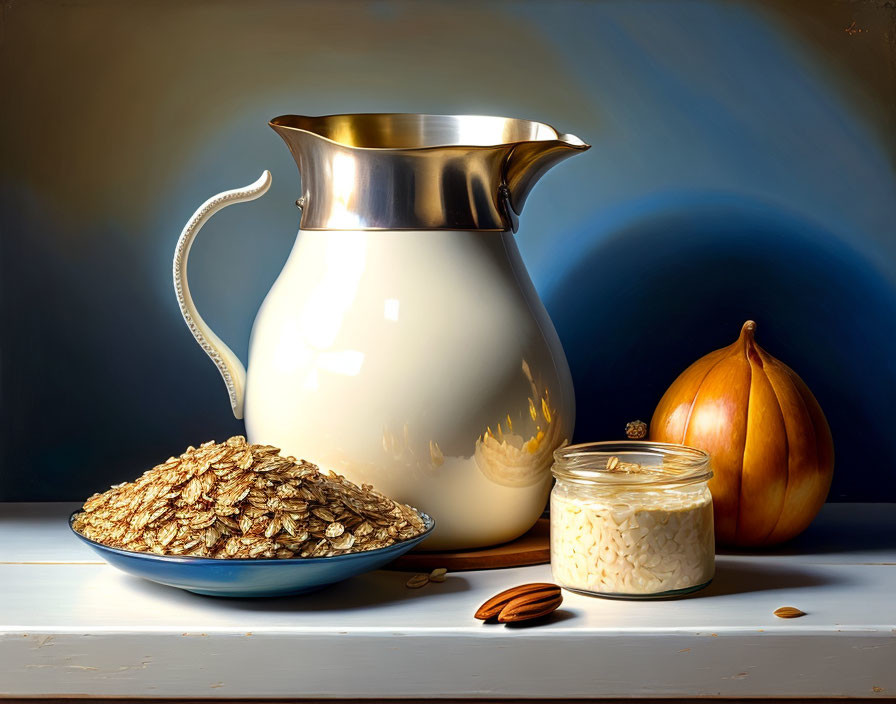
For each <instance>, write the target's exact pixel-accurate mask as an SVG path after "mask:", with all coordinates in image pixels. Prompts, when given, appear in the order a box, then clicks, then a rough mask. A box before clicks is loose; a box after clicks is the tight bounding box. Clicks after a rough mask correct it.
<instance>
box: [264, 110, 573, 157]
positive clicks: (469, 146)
mask: <svg viewBox="0 0 896 704" xmlns="http://www.w3.org/2000/svg"><path fill="white" fill-rule="evenodd" d="M359 118H360V119H368V118H374V119H376V118H384V119H395V118H399V119H400V118H410V119H414V120H416V121H418V122H423V121H426V120H429V121H435V120H446V121H448V120H452V121H453V120H458V119H472V120H476V119H480V120H494V121H495V122H496V123H497V122H498V121H500V122H503V123H505V124H506V125H508V126H511V125H512V126H519V127H522V126H527V127H529V128H530V129H532V130H533V131H534V132H535V133H536V134H537V133H538V131H539V129H542V130H544V131H546V132H547V131H549V135H548V136H547V137H540V138H539V137H536V138H526V139H505V140H503V141H493V142H488V143H485V144H475V143H473V142H471V141H457V142H447V141H441V142H437V143H432V144H420V145H416V146H415V145H407V146H363V145H359V144H352V143H350V142H347V141H344V140H341V139H335V138H332V137H328V136H327V135H326V134H323V133H322V131H321V129H320V128H317V129H315V128H314V127H312V126H311V125H304V126H303V125H299V124H294V123H295V122H296V121H299V120H301V121H303V122H305V121H320V122H335V121H339V120H343V121H346V122H348V121H355V122H357V121H358V119H359ZM268 125H269V126H270V127H271V128H281V129H288V130H295V131H297V132H304V133H306V134H309V135H312V136H314V137H317V138H318V139H321V140H323V141H325V142H329V143H330V144H334V145H338V146H340V147H344V148H347V149H353V150H358V151H371V152H409V151H413V152H416V151H425V150H438V149H458V150H473V149H476V150H479V149H500V148H502V147H513V146H515V145H519V144H525V143H533V144H541V145H548V144H550V143H552V142H556V143H558V144H562V145H564V146H565V147H567V148H571V149H576V150H579V151H586V150H588V149H590V148H591V145H590V144H587V143H586V142H584V141H582V140H581V139H579V138H578V137H576V136H575V135H572V134H565V133H561V132H560V131H559V130H558V129H557V128H556V127H554V126H553V125H550V124H548V123H547V122H540V121H538V120H526V119H521V118H513V117H501V116H498V115H481V114H457V115H449V114H438V113H413V112H354V113H332V114H328V115H294V114H286V115H278V116H277V117H274V118H272V119H271V120H269V121H268ZM377 133H378V136H381V135H379V131H378V130H377Z"/></svg>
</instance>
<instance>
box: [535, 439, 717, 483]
mask: <svg viewBox="0 0 896 704" xmlns="http://www.w3.org/2000/svg"><path fill="white" fill-rule="evenodd" d="M614 457H615V458H616V463H613V461H612V459H611V458H614ZM656 460H659V462H656ZM611 465H614V466H611ZM551 471H552V473H553V474H554V476H555V477H557V479H562V480H564V481H573V482H578V483H584V484H600V485H607V486H627V487H637V486H643V487H648V486H649V487H651V488H653V487H656V486H657V485H674V486H680V485H683V484H694V483H697V482H703V481H707V480H709V479H710V478H711V477H712V468H711V466H710V458H709V453H708V452H705V451H704V450H700V449H698V448H696V447H691V446H689V445H678V444H675V443H666V442H652V441H649V440H609V441H604V442H589V443H581V444H578V445H567V446H566V447H561V448H559V449H557V450H555V451H554V466H553V467H552V468H551Z"/></svg>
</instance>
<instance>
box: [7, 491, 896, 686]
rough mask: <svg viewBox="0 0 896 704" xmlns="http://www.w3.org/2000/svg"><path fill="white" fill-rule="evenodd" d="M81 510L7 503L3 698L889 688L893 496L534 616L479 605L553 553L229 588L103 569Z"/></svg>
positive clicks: (895, 565) (893, 665)
mask: <svg viewBox="0 0 896 704" xmlns="http://www.w3.org/2000/svg"><path fill="white" fill-rule="evenodd" d="M73 508H75V506H74V505H72V504H0V697H2V696H22V697H25V696H48V697H49V696H64V695H69V696H71V695H77V696H95V697H115V696H118V697H122V696H130V697H141V696H142V697H185V698H186V697H190V698H200V697H202V698H208V697H247V698H248V697H282V698H290V697H293V698H316V697H333V698H359V697H370V698H383V699H388V698H393V697H394V698H402V697H403V698H407V697H427V696H441V697H448V698H477V697H482V698H495V697H507V698H518V697H544V698H548V697H549V698H574V697H593V698H599V697H650V696H663V697H670V696H689V697H697V696H711V697H719V696H722V697H755V696H775V697H794V696H801V697H835V696H852V697H881V698H890V697H894V696H896V504H864V505H859V504H839V505H838V504H831V505H828V506H826V507H825V508H824V510H823V511H822V514H821V515H820V516H819V518H818V519H817V520H816V522H815V523H814V524H813V526H812V527H811V528H810V529H809V531H808V532H807V533H806V534H805V535H803V536H801V537H800V538H798V539H797V540H796V541H794V542H793V543H791V544H790V545H788V546H786V547H785V548H782V549H779V550H776V551H774V552H771V553H768V554H763V555H749V554H723V555H720V556H719V557H718V559H717V575H716V579H715V581H714V582H713V584H712V585H711V586H710V587H708V588H707V589H705V590H704V591H702V592H699V593H698V594H696V595H694V596H692V597H688V598H684V599H679V600H674V601H645V602H633V601H611V600H604V599H596V598H589V597H585V596H580V595H576V594H571V593H566V592H565V593H564V603H563V606H562V607H561V611H559V612H558V613H557V614H556V617H555V618H554V619H553V620H552V621H550V622H549V623H547V624H544V625H540V626H537V627H528V628H527V627H517V628H511V627H504V626H499V625H486V624H482V623H480V622H478V621H476V620H474V619H473V617H472V614H473V612H474V611H475V610H476V607H478V606H479V604H481V603H482V602H483V601H485V600H486V599H487V598H488V597H490V596H492V595H493V594H495V593H497V592H498V591H501V590H503V589H506V588H508V587H511V586H515V585H517V584H522V583H524V582H532V581H550V579H551V577H550V569H549V567H548V566H547V565H544V566H537V567H525V568H516V569H506V570H495V571H478V572H460V573H453V574H450V575H449V577H448V580H447V581H446V582H444V583H442V584H430V585H428V586H426V587H424V588H423V589H415V590H411V589H407V588H406V587H405V586H404V585H405V581H406V580H407V578H408V575H407V573H401V572H392V571H379V572H374V573H371V574H368V575H363V576H361V577H356V578H354V579H351V580H349V581H347V582H344V583H342V584H339V585H336V586H334V587H332V588H330V589H329V590H327V591H325V592H322V593H317V594H312V595H309V596H303V597H293V598H277V599H260V600H252V599H217V598H210V597H202V596H197V595H193V594H189V593H187V592H183V591H180V590H177V589H173V588H169V587H164V586H160V585H156V584H153V583H150V582H146V581H142V580H139V579H137V578H134V577H131V576H129V575H126V574H124V573H121V572H118V571H117V570H115V569H113V568H111V567H109V566H107V565H106V564H105V563H103V562H102V561H100V560H99V559H98V558H97V556H96V555H95V554H94V553H92V552H91V551H90V550H89V549H88V548H86V547H85V546H83V545H81V544H80V543H78V542H77V541H76V540H75V538H74V537H73V536H71V535H70V533H69V531H68V526H67V524H66V518H67V516H68V514H69V513H70V511H71V510H72V509H73ZM779 606H796V607H798V608H800V609H802V610H803V611H805V612H807V615H806V616H804V617H802V618H799V619H793V620H782V619H778V618H776V617H775V616H773V615H772V611H774V609H776V608H777V607H779Z"/></svg>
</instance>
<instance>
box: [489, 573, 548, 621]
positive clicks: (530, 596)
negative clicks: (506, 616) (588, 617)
mask: <svg viewBox="0 0 896 704" xmlns="http://www.w3.org/2000/svg"><path fill="white" fill-rule="evenodd" d="M555 598H559V599H560V600H561V601H562V598H563V597H562V596H561V594H560V587H558V586H557V585H556V584H550V583H548V582H534V583H532V584H522V585H520V586H518V587H513V588H512V589H507V590H505V591H503V592H501V593H500V594H496V595H495V596H493V597H492V598H491V599H489V600H488V601H486V602H485V603H484V604H483V605H482V606H480V607H479V609H477V611H476V613H475V614H474V616H475V617H476V618H478V619H479V620H480V621H492V620H495V619H498V617H499V615H500V614H501V612H502V611H503V610H504V608H505V607H506V606H508V605H509V604H510V603H511V602H514V601H516V600H519V599H524V600H527V603H541V602H544V601H546V600H547V601H549V600H551V599H555ZM559 605H560V602H559V601H558V602H557V606H559ZM521 606H522V604H517V605H516V606H515V607H514V608H515V610H516V609H519V608H521ZM557 606H554V607H553V608H552V609H551V610H550V611H553V610H554V609H556V608H557ZM550 611H548V612H546V613H550ZM528 618H536V617H531V616H530V617H528ZM520 620H522V619H520Z"/></svg>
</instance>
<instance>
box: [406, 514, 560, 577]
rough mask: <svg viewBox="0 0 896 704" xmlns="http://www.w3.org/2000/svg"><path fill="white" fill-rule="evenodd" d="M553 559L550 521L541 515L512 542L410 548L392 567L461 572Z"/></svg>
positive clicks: (544, 562) (540, 563)
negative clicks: (444, 548) (447, 548)
mask: <svg viewBox="0 0 896 704" xmlns="http://www.w3.org/2000/svg"><path fill="white" fill-rule="evenodd" d="M550 560H551V544H550V521H549V520H548V519H547V518H539V519H538V522H537V523H536V524H535V525H534V526H532V529H531V530H530V531H529V532H528V533H526V534H525V535H522V536H520V537H519V538H517V539H516V540H513V541H511V542H509V543H504V544H503V545H496V546H495V547H491V548H481V549H479V550H461V551H457V552H451V551H448V552H410V553H407V554H406V555H402V556H401V557H399V558H398V559H397V560H395V562H393V563H392V564H391V565H389V568H390V569H398V570H432V569H435V568H437V567H445V568H447V569H448V570H449V571H451V572H459V571H463V570H493V569H499V568H504V567H524V566H526V565H544V564H547V563H548V562H550Z"/></svg>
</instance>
